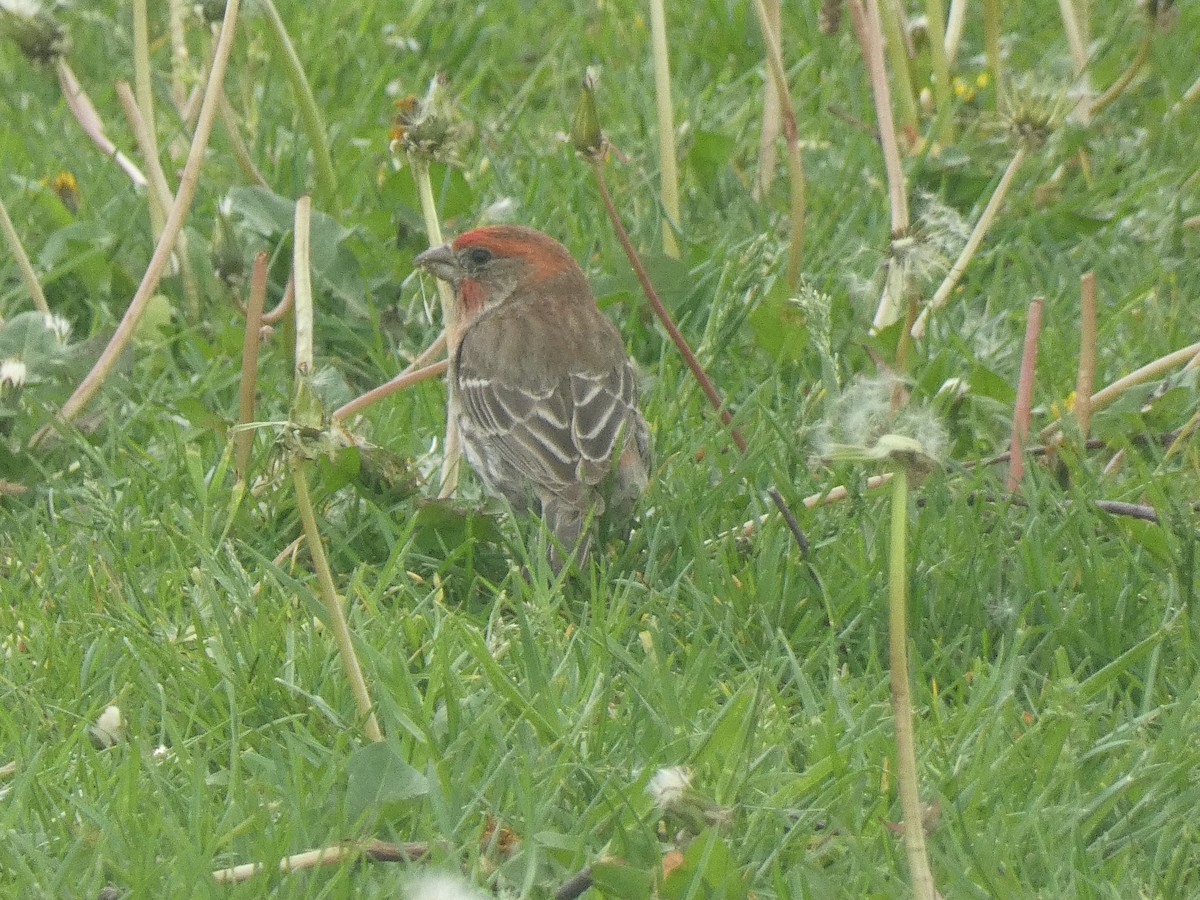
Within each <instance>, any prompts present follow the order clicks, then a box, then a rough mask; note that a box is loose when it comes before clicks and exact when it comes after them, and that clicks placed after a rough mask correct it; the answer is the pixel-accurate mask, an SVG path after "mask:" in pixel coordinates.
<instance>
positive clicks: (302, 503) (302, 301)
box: [289, 195, 383, 741]
mask: <svg viewBox="0 0 1200 900" xmlns="http://www.w3.org/2000/svg"><path fill="white" fill-rule="evenodd" d="M311 215H312V199H311V198H310V197H308V196H307V195H305V196H303V197H301V198H300V199H298V200H297V201H296V220H295V221H296V224H295V237H294V240H293V255H292V278H293V279H294V281H295V283H296V299H295V304H296V306H295V312H294V318H295V322H296V393H295V400H293V404H292V418H293V421H295V420H296V419H298V418H301V417H303V416H304V415H306V413H307V410H306V409H304V408H303V406H304V404H305V402H306V401H305V397H306V395H308V394H309V392H310V390H311V388H309V387H308V379H309V376H310V375H311V374H312V371H313V306H312V276H311V272H310V269H309V236H310V228H309V224H310V217H311ZM289 462H290V466H291V470H292V483H293V485H294V487H295V490H296V508H297V510H298V511H299V513H300V521H301V523H302V524H303V526H304V537H305V541H306V542H307V543H308V552H309V554H310V555H311V556H312V561H313V568H314V569H315V570H316V573H317V584H318V585H319V595H320V597H321V602H322V603H323V604H324V605H325V611H326V613H327V614H328V616H329V624H330V627H331V628H332V630H333V636H334V640H335V641H336V642H337V648H338V655H339V656H340V657H341V660H342V668H343V670H344V671H345V673H346V678H347V679H348V680H349V682H350V690H351V692H352V693H353V694H354V701H355V703H356V704H357V706H358V714H359V716H360V717H361V718H362V719H363V731H364V732H366V735H367V738H368V739H369V740H372V741H382V740H383V733H382V732H381V731H380V730H379V723H378V722H377V721H376V719H375V713H374V712H373V710H372V704H371V696H370V693H369V692H368V690H367V682H366V679H365V678H364V677H363V673H362V667H361V666H360V665H359V663H358V655H357V654H356V653H355V652H354V642H353V640H352V639H351V636H350V626H349V625H348V624H347V622H346V614H345V612H344V611H343V610H342V604H341V601H340V600H339V599H338V595H337V589H336V588H335V587H334V583H333V573H332V571H331V570H330V568H329V560H328V559H327V558H326V556H325V547H324V545H323V544H322V542H321V531H320V529H319V528H318V527H317V517H316V515H315V513H314V512H313V505H312V498H311V497H310V496H309V493H308V476H307V474H306V473H305V460H304V455H303V453H302V452H301V451H300V450H296V451H294V452H293V453H292V454H291V459H290V460H289Z"/></svg>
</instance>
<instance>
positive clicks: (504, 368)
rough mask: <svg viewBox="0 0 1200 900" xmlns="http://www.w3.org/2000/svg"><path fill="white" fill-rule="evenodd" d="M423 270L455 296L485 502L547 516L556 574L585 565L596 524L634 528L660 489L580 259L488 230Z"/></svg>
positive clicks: (624, 361)
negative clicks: (650, 485) (650, 495)
mask: <svg viewBox="0 0 1200 900" xmlns="http://www.w3.org/2000/svg"><path fill="white" fill-rule="evenodd" d="M414 263H415V264H416V265H418V266H420V267H422V268H423V269H425V270H427V271H428V272H430V273H431V274H433V275H434V276H436V277H437V278H440V279H442V280H444V281H446V282H449V283H450V285H451V286H452V287H453V289H454V298H455V327H454V331H455V334H452V335H451V336H450V338H451V341H450V343H451V351H450V354H451V360H450V367H449V378H450V379H451V387H452V389H451V392H450V396H451V401H450V414H451V415H453V416H455V417H456V419H457V422H458V426H459V433H460V436H461V441H462V447H463V452H464V454H465V455H466V457H467V461H468V462H469V463H470V465H471V468H472V469H473V470H474V471H475V473H476V475H478V476H479V479H480V480H481V481H482V483H483V486H484V488H485V490H486V491H487V492H488V493H490V494H492V495H495V496H498V497H502V498H504V499H505V500H507V501H508V503H509V504H510V505H511V507H512V508H513V509H514V510H516V511H527V512H532V513H535V514H537V515H539V516H540V517H541V519H542V521H543V522H544V523H545V526H546V529H547V531H548V532H549V534H550V536H551V537H552V538H553V541H552V543H551V546H550V549H549V563H550V567H551V569H552V571H553V572H554V573H555V575H558V574H559V573H560V572H561V571H562V569H563V567H564V565H565V564H566V563H567V562H568V560H570V559H571V558H572V556H571V554H572V553H574V557H573V558H574V560H575V562H576V564H577V565H578V566H580V567H582V565H583V564H584V563H585V561H586V560H587V557H588V553H589V548H590V544H591V538H590V534H589V531H590V529H589V528H588V526H589V525H590V521H591V520H594V519H595V518H597V517H599V516H600V515H601V514H602V513H604V512H605V511H606V510H607V511H608V513H609V515H610V516H613V517H622V516H629V515H630V514H631V513H632V511H633V507H634V503H635V502H636V500H637V498H638V497H639V495H640V494H641V493H642V491H643V490H644V489H645V487H646V484H647V482H648V480H649V475H650V466H651V445H650V431H649V428H648V426H647V423H646V419H645V417H644V416H643V415H642V412H641V410H640V409H639V408H638V393H639V392H638V385H637V375H636V372H635V370H634V366H633V364H632V363H631V362H630V360H629V357H628V355H627V353H626V351H625V343H624V341H623V340H622V339H621V334H620V332H619V331H618V330H617V328H616V326H614V325H613V323H612V322H611V321H609V320H608V318H607V317H605V315H604V314H603V313H602V312H601V311H600V309H599V307H598V306H597V305H596V298H595V296H594V295H593V294H592V289H591V287H590V286H589V284H588V281H587V278H586V277H585V276H584V274H583V271H582V270H581V269H580V268H579V265H578V264H577V263H576V262H575V260H574V258H573V257H572V256H571V254H570V252H569V251H568V250H567V248H566V247H564V246H563V245H562V244H560V243H559V242H558V241H556V240H555V239H554V238H552V237H550V236H549V235H548V234H545V233H543V232H541V231H538V230H536V229H534V228H528V227H525V226H522V225H485V226H481V227H479V228H474V229H472V230H470V231H466V232H464V233H462V234H460V235H458V237H456V238H454V239H453V240H452V241H449V242H447V243H445V244H441V245H439V246H436V247H431V248H430V249H428V250H426V251H425V252H423V253H421V254H419V255H418V256H417V257H416V258H415V260H414Z"/></svg>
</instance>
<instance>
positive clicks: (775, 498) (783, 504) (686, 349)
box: [587, 146, 809, 556]
mask: <svg viewBox="0 0 1200 900" xmlns="http://www.w3.org/2000/svg"><path fill="white" fill-rule="evenodd" d="M587 160H588V162H589V163H590V164H591V167H592V172H593V173H594V174H595V176H596V187H597V189H598V190H599V192H600V199H601V200H602V201H603V202H604V209H605V211H606V212H607V213H608V218H609V221H610V222H611V223H612V226H613V231H615V232H616V234H617V240H618V241H619V242H620V244H621V248H622V249H623V250H624V251H625V256H626V257H627V258H628V259H629V264H630V266H631V267H632V268H633V271H634V274H635V275H637V279H638V282H639V283H640V284H641V286H642V293H644V294H645V295H646V299H647V301H649V303H650V307H651V309H653V310H654V314H655V315H656V316H657V317H658V320H659V321H660V322H661V323H662V326H663V328H665V329H666V330H667V334H668V335H670V337H671V341H672V343H674V344H675V349H677V350H678V351H679V355H680V356H682V357H683V359H684V362H685V363H687V367H688V369H690V370H691V373H692V377H694V378H695V379H696V381H697V383H698V384H699V385H700V390H701V391H703V392H704V396H705V397H707V398H708V402H709V403H710V404H712V407H713V409H715V410H716V411H717V414H718V415H719V416H720V417H721V421H722V422H724V423H725V425H726V427H728V428H729V434H730V436H731V437H732V438H733V443H734V444H735V445H736V446H737V448H738V451H739V452H740V453H743V454H745V453H746V452H748V450H749V447H748V445H747V444H746V438H745V437H743V436H742V432H741V431H740V430H739V429H738V428H737V427H736V426H735V425H734V424H733V414H732V413H730V412H729V409H728V408H727V407H726V406H725V403H724V401H723V400H722V399H721V395H720V393H719V392H718V391H717V389H716V386H715V385H714V384H713V383H712V379H711V378H709V377H708V373H707V372H705V371H704V367H703V366H702V365H700V360H698V359H697V358H696V354H695V353H694V352H693V351H692V348H691V347H690V346H689V345H688V342H687V338H685V337H684V336H683V333H682V332H680V330H679V326H677V325H676V324H675V320H674V319H672V318H671V314H670V313H669V312H668V311H667V308H666V307H665V306H663V302H662V300H661V299H660V298H659V296H658V291H656V290H655V289H654V284H653V283H652V282H651V281H650V276H649V275H648V274H646V267H645V266H643V265H642V260H641V258H640V257H639V256H638V253H637V250H636V249H635V248H634V246H633V242H632V241H631V240H630V239H629V233H628V232H627V231H626V230H625V225H624V223H622V222H621V216H620V214H619V213H618V212H617V207H616V204H614V203H613V199H612V195H611V194H609V192H608V184H607V183H606V181H605V179H604V148H603V146H600V147H598V148H597V149H596V150H595V152H592V153H589V154H587ZM768 494H769V495H770V497H771V501H772V502H773V503H774V504H775V507H776V509H778V510H779V513H780V515H782V516H783V519H784V521H785V522H786V523H787V526H788V529H789V530H790V531H791V532H792V536H793V537H794V538H795V539H796V543H797V544H798V545H799V546H800V551H801V553H802V554H804V555H805V556H807V555H808V548H809V543H808V538H807V537H806V536H805V534H804V531H803V529H801V527H800V523H799V522H797V521H796V517H795V515H794V514H793V513H792V511H791V509H790V508H789V507H788V505H787V501H786V500H784V499H783V495H782V494H780V493H779V490H778V489H777V488H774V487H772V488H770V489H769V491H768Z"/></svg>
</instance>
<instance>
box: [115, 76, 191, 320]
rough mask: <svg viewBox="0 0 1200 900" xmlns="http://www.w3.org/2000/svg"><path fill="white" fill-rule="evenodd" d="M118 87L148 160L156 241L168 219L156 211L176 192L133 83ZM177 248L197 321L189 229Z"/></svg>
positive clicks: (166, 207)
mask: <svg viewBox="0 0 1200 900" xmlns="http://www.w3.org/2000/svg"><path fill="white" fill-rule="evenodd" d="M115 87H116V92H117V100H118V101H119V102H120V104H121V109H122V110H124V112H125V118H126V119H128V120H129V127H130V128H132V129H133V137H134V140H135V141H136V142H137V145H138V152H140V153H141V154H142V158H143V159H144V160H145V161H146V169H147V171H149V173H150V176H149V180H150V184H149V190H148V191H147V193H148V194H149V197H150V230H151V232H152V234H153V235H154V240H155V241H157V240H158V239H159V238H160V237H162V232H163V226H164V224H165V221H164V220H163V219H162V216H161V215H159V216H158V217H157V218H156V216H155V212H156V210H157V211H159V212H163V211H165V210H169V209H170V208H171V203H172V201H173V199H174V195H173V194H172V193H171V186H170V184H168V182H167V175H166V173H165V172H164V171H163V167H162V163H161V162H160V161H159V158H158V142H157V141H156V140H155V137H154V133H153V131H152V130H151V129H150V127H149V125H147V123H146V120H145V119H144V118H142V110H141V107H140V106H139V105H138V103H137V100H136V99H135V98H134V96H133V93H132V92H131V91H130V90H129V82H127V81H117V83H116V86H115ZM164 214H165V213H164ZM175 250H176V253H175V256H174V260H175V262H176V263H177V264H178V265H179V270H180V272H181V274H182V276H183V294H184V302H185V304H186V306H187V312H188V318H189V319H190V320H191V321H193V322H195V321H197V320H198V319H199V318H200V286H199V285H198V284H197V283H196V276H195V273H194V272H193V271H192V267H191V263H190V257H189V254H188V244H187V232H186V231H184V230H183V229H180V231H179V236H178V237H177V238H176V240H175Z"/></svg>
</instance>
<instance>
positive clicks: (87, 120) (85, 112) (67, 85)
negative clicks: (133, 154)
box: [54, 56, 146, 187]
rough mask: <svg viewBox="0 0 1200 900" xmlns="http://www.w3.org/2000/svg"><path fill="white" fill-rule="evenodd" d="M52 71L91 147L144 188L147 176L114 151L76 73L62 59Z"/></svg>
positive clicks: (114, 147)
mask: <svg viewBox="0 0 1200 900" xmlns="http://www.w3.org/2000/svg"><path fill="white" fill-rule="evenodd" d="M54 71H55V72H56V73H57V75H58V85H59V87H60V88H61V89H62V93H63V99H65V100H66V101H67V108H68V109H70V110H71V114H72V115H73V116H75V121H77V122H78V123H79V127H80V128H82V129H83V133H84V134H86V135H87V136H88V137H89V138H91V140H92V143H93V144H95V145H96V146H97V147H99V148H100V152H101V153H103V154H104V155H105V156H111V157H112V160H113V162H115V163H116V164H117V165H118V166H120V167H121V171H123V172H124V173H125V174H126V175H128V176H129V180H130V181H132V182H133V183H134V184H135V185H137V186H138V187H145V186H146V176H145V175H143V174H142V170H141V169H139V168H138V167H137V166H136V165H135V164H134V163H133V161H132V160H131V159H130V158H129V157H128V156H126V155H125V154H124V153H122V152H121V151H120V150H118V149H117V146H116V144H114V143H113V142H112V141H110V140H109V139H108V135H107V134H105V133H104V122H103V121H102V120H101V118H100V114H99V113H98V112H96V107H95V106H93V105H92V101H91V98H90V97H88V95H87V94H86V93H85V92H84V90H83V87H82V86H81V85H80V84H79V79H78V78H76V77H75V73H74V72H73V71H72V70H71V67H70V66H69V65H67V61H66V60H65V59H63V58H62V57H61V56H60V57H59V58H58V59H57V60H56V61H55V63H54Z"/></svg>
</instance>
